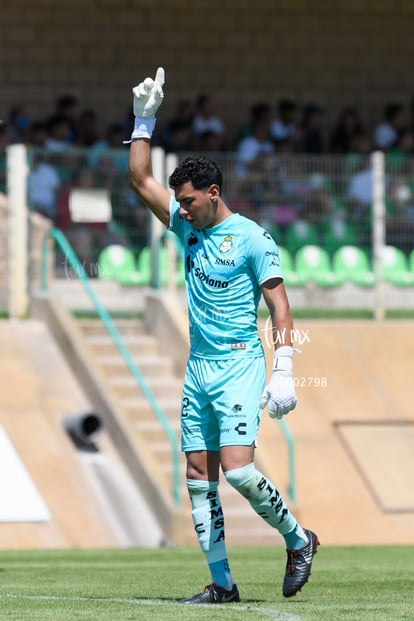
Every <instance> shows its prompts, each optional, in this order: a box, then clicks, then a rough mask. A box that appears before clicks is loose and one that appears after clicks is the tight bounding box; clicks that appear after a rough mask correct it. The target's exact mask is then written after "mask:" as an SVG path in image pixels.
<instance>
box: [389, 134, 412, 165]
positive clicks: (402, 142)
mask: <svg viewBox="0 0 414 621" xmlns="http://www.w3.org/2000/svg"><path fill="white" fill-rule="evenodd" d="M413 153H414V132H413V130H412V129H411V127H404V128H403V129H401V130H400V131H399V132H398V136H397V139H396V141H395V143H394V145H393V146H392V147H391V148H390V149H389V151H388V154H387V164H388V166H389V167H390V168H391V169H392V170H396V171H397V172H401V167H402V166H403V165H404V162H406V161H407V158H408V157H410V156H412V155H413Z"/></svg>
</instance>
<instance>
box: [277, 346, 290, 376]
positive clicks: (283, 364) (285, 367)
mask: <svg viewBox="0 0 414 621" xmlns="http://www.w3.org/2000/svg"><path fill="white" fill-rule="evenodd" d="M293 351H294V350H293V347H290V345H283V347H278V348H277V350H276V351H275V354H274V356H273V371H292V366H293V360H292V359H293Z"/></svg>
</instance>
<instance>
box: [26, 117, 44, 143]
mask: <svg viewBox="0 0 414 621" xmlns="http://www.w3.org/2000/svg"><path fill="white" fill-rule="evenodd" d="M47 136H48V133H47V125H46V123H45V122H44V121H33V122H32V123H31V124H30V127H29V135H28V145H29V146H32V147H44V146H45V144H46V140H47Z"/></svg>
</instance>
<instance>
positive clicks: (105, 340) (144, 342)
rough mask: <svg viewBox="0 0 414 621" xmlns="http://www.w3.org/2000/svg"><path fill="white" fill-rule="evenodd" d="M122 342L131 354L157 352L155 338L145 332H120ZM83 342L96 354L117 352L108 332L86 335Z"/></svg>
mask: <svg viewBox="0 0 414 621" xmlns="http://www.w3.org/2000/svg"><path fill="white" fill-rule="evenodd" d="M120 336H121V339H122V342H123V344H124V345H125V346H126V347H127V349H128V351H129V352H130V353H131V354H133V355H140V354H141V355H142V354H143V353H144V352H145V353H150V354H156V353H157V352H158V343H157V339H156V338H155V337H153V336H150V335H147V334H129V333H126V334H121V333H120ZM85 342H86V343H87V345H88V347H90V348H92V349H93V350H94V351H95V352H96V353H97V354H102V355H104V354H108V355H109V354H117V353H119V350H118V348H117V346H116V344H115V342H114V341H113V339H112V337H111V336H110V335H109V334H107V333H106V334H100V333H96V334H91V335H86V337H85Z"/></svg>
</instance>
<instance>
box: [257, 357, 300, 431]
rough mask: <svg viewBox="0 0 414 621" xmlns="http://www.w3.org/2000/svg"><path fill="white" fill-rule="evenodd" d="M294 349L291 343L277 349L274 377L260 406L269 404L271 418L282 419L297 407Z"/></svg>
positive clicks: (265, 391) (274, 358)
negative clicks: (293, 368) (293, 369)
mask: <svg viewBox="0 0 414 621" xmlns="http://www.w3.org/2000/svg"><path fill="white" fill-rule="evenodd" d="M293 351H294V350H293V347H290V346H289V345H284V346H283V347H279V348H278V349H277V350H276V351H275V355H274V357H273V373H272V377H271V378H270V381H269V383H268V385H267V386H266V388H265V389H264V391H263V394H262V396H261V397H260V407H261V408H262V409H263V408H264V407H266V405H267V409H268V411H269V416H270V418H278V419H281V418H282V417H283V416H284V415H285V414H287V413H288V412H290V411H291V410H293V409H294V408H295V407H296V392H295V384H294V379H293V373H292V367H293V360H292V359H293ZM295 351H297V350H295Z"/></svg>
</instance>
